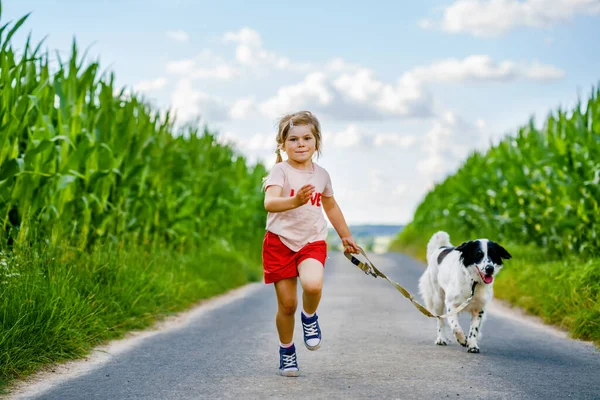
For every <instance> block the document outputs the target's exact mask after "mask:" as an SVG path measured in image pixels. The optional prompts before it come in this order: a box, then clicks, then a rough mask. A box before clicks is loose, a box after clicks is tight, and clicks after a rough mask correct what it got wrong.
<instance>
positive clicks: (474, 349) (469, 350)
mask: <svg viewBox="0 0 600 400" xmlns="http://www.w3.org/2000/svg"><path fill="white" fill-rule="evenodd" d="M467 352H469V353H479V347H477V346H473V347H469V348H468V349H467Z"/></svg>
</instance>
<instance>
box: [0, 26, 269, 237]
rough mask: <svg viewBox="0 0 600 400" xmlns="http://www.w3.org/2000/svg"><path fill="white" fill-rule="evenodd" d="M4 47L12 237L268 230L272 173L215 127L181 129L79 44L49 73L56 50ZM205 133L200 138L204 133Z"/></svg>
mask: <svg viewBox="0 0 600 400" xmlns="http://www.w3.org/2000/svg"><path fill="white" fill-rule="evenodd" d="M24 20H25V18H23V19H22V20H20V21H18V22H17V23H16V24H15V25H14V26H13V27H10V28H11V29H10V30H8V28H9V27H6V26H5V27H4V28H3V31H4V32H3V33H4V37H3V38H2V42H1V46H2V47H1V50H0V71H1V78H0V90H1V93H2V96H1V98H0V145H1V147H0V149H1V150H0V218H1V221H2V228H3V230H2V231H3V239H4V242H5V243H13V242H14V243H16V244H24V243H27V242H29V241H35V240H38V239H39V240H47V241H48V243H50V244H52V245H57V244H59V243H60V242H61V241H67V242H69V243H70V244H72V245H74V246H76V247H77V248H79V249H86V248H88V247H89V246H91V245H93V244H94V243H96V242H104V241H106V240H111V241H115V242H122V243H124V244H126V243H127V242H132V243H143V244H149V245H152V246H160V245H162V244H164V243H169V244H173V245H176V246H185V245H190V244H192V243H196V244H200V243H203V242H206V241H208V240H214V238H218V239H219V240H226V241H228V242H231V243H234V242H244V241H246V240H249V239H252V238H254V237H255V236H256V235H257V233H258V232H259V231H260V230H261V229H262V228H263V221H262V219H263V214H261V212H260V208H261V207H260V206H259V205H260V204H261V203H262V196H261V193H260V191H257V190H256V187H257V182H259V181H260V179H261V177H263V176H264V174H265V170H264V168H263V167H262V166H260V165H258V166H255V167H254V168H248V167H247V166H246V161H245V159H244V158H243V157H240V156H237V155H236V154H234V153H233V151H232V150H231V149H230V148H228V147H226V146H220V145H218V144H217V143H216V139H215V137H214V136H213V135H211V134H210V133H208V132H198V130H197V129H194V128H191V127H188V128H187V129H185V130H184V129H183V128H182V129H181V132H174V124H173V122H172V121H171V116H170V115H169V114H168V113H167V114H166V115H165V116H164V117H162V118H161V115H160V113H159V112H157V111H153V110H152V109H151V108H150V107H149V106H148V105H146V104H144V103H143V102H141V101H139V100H138V99H137V98H136V96H126V95H125V94H124V91H123V90H121V92H120V94H118V95H115V94H114V93H116V92H118V89H117V88H116V87H115V86H114V85H113V76H112V75H109V76H102V75H101V74H100V72H99V65H98V64H97V63H91V64H89V65H87V66H83V59H81V60H80V59H79V56H78V52H77V47H76V46H75V44H74V45H73V51H72V56H71V59H70V60H69V61H68V62H65V63H61V64H60V65H59V67H58V70H57V71H56V72H54V73H51V72H50V69H51V66H50V65H49V55H48V54H47V53H46V54H41V53H40V47H39V46H37V47H36V48H32V46H30V44H29V43H27V44H26V46H25V48H24V49H23V54H21V55H17V54H16V52H15V51H14V50H13V49H12V47H11V46H10V44H9V40H10V38H11V36H12V35H13V33H14V32H15V31H16V29H18V28H19V26H20V25H21V24H22V23H23V22H24ZM200 133H201V134H200Z"/></svg>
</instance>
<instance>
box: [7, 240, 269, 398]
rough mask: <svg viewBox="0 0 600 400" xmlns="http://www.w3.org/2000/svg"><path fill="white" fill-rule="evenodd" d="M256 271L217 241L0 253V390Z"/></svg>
mask: <svg viewBox="0 0 600 400" xmlns="http://www.w3.org/2000/svg"><path fill="white" fill-rule="evenodd" d="M254 245H255V247H254V248H255V249H256V248H260V247H259V246H260V245H259V244H254ZM257 255H258V256H260V254H259V253H257ZM261 278H262V269H261V268H260V259H259V258H257V256H256V255H255V256H254V257H250V258H249V257H246V256H242V253H241V252H237V251H234V250H232V249H231V248H230V247H228V246H227V245H226V244H223V243H214V244H212V245H210V246H207V247H205V248H202V249H189V248H188V249H186V250H185V252H178V251H175V250H172V249H164V250H159V251H156V250H153V251H149V250H147V249H142V248H119V247H117V246H115V245H107V246H103V247H98V248H96V249H95V250H94V251H93V252H91V253H82V252H79V251H77V250H75V249H73V248H65V247H62V248H60V247H59V248H50V247H42V246H38V247H37V248H28V249H21V250H19V251H14V252H13V253H6V252H4V253H1V254H0V309H1V310H2V312H1V314H0V392H2V391H6V388H7V386H8V384H9V383H10V382H11V381H13V380H14V379H17V378H22V377H25V376H26V375H28V374H31V373H33V372H35V371H37V370H39V369H40V367H42V366H44V365H48V364H51V363H56V362H62V361H66V360H70V359H76V358H79V357H82V356H85V355H86V354H87V353H89V351H90V350H91V349H92V348H93V347H94V346H96V345H99V344H101V343H103V342H105V341H107V340H109V339H117V338H120V337H123V336H124V334H125V333H127V332H128V331H131V330H137V329H143V328H146V327H148V326H150V325H152V324H153V323H155V322H156V321H157V320H159V319H161V318H163V317H165V316H167V315H170V314H173V313H175V312H177V311H181V310H184V309H186V308H187V307H189V306H190V305H192V304H194V303H196V302H197V301H198V300H200V299H205V298H209V297H211V296H214V295H217V294H220V293H223V292H225V291H227V290H229V289H232V288H235V287H238V286H241V285H243V284H245V283H247V282H249V281H258V280H260V279H261Z"/></svg>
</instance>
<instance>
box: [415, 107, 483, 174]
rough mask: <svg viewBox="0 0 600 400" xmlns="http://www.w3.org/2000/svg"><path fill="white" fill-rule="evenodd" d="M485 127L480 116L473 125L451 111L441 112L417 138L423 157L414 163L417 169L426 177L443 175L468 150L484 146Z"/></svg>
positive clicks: (461, 159) (453, 167)
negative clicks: (422, 134)
mask: <svg viewBox="0 0 600 400" xmlns="http://www.w3.org/2000/svg"><path fill="white" fill-rule="evenodd" d="M485 126H486V125H485V122H484V121H483V120H481V119H479V120H477V122H476V123H475V124H474V125H473V124H470V123H468V122H466V121H464V120H463V119H462V118H460V117H458V116H456V115H455V114H454V113H453V112H451V111H447V112H445V113H444V114H443V115H441V116H439V117H438V119H437V120H436V121H435V122H434V123H433V126H432V127H431V129H430V130H429V131H428V132H427V134H426V135H425V136H424V137H423V138H422V140H421V143H422V145H423V150H424V152H425V154H426V156H425V158H423V159H422V160H421V161H420V162H419V163H417V171H418V172H419V173H421V175H423V176H424V177H425V178H426V179H428V180H434V179H441V178H443V177H445V174H447V173H449V172H450V171H453V170H455V169H456V168H457V167H458V165H459V163H460V162H462V161H463V160H464V159H465V158H466V157H467V155H468V154H469V152H470V151H472V150H474V149H479V150H481V149H483V148H485V147H486V146H487V142H486V139H487V137H488V136H487V135H486V134H485V132H484V129H485Z"/></svg>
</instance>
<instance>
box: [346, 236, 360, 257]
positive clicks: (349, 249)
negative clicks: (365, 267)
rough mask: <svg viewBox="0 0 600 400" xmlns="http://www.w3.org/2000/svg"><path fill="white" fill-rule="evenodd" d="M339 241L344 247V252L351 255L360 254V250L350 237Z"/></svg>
mask: <svg viewBox="0 0 600 400" xmlns="http://www.w3.org/2000/svg"><path fill="white" fill-rule="evenodd" d="M341 239H342V245H343V246H344V252H346V253H352V254H359V253H360V249H359V248H358V245H357V244H356V242H355V241H354V238H353V237H352V236H348V237H343V238H341Z"/></svg>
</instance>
